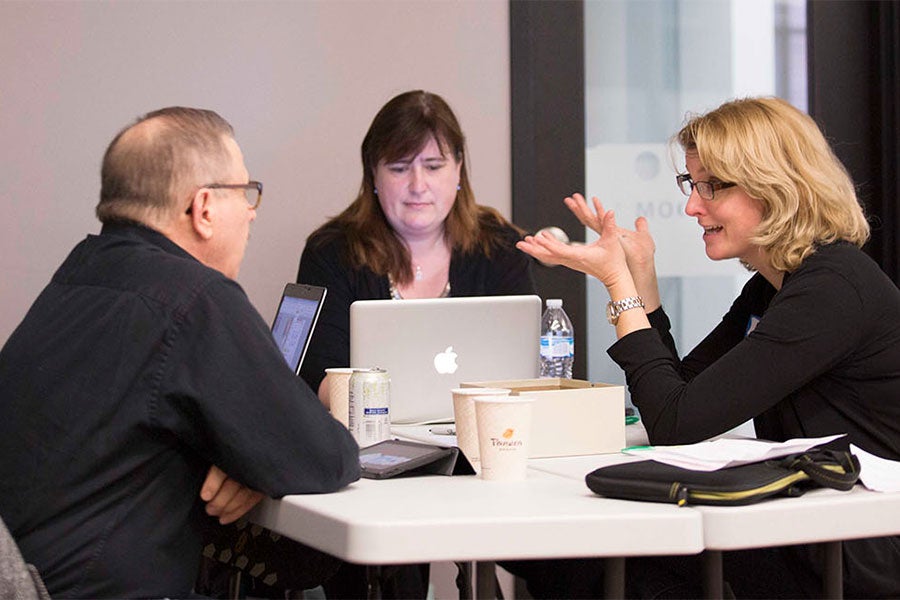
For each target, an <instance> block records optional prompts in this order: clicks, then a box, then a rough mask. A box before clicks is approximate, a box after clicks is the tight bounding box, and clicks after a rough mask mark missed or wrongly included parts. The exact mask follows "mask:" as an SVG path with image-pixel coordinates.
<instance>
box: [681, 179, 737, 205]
mask: <svg viewBox="0 0 900 600" xmlns="http://www.w3.org/2000/svg"><path fill="white" fill-rule="evenodd" d="M675 183H677V184H678V189H680V190H681V193H682V194H684V195H685V196H690V195H691V192H692V191H693V190H695V189H696V190H697V193H698V194H699V195H700V197H701V198H703V199H704V200H712V199H713V198H714V197H715V195H716V192H717V191H719V190H724V189H725V188H730V187H734V186H736V185H737V184H736V183H726V182H724V181H694V180H693V179H691V176H690V175H689V174H688V173H682V174H681V175H677V176H676V177H675Z"/></svg>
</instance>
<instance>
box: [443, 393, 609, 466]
mask: <svg viewBox="0 0 900 600" xmlns="http://www.w3.org/2000/svg"><path fill="white" fill-rule="evenodd" d="M461 387H499V388H507V389H509V390H512V394H513V395H517V396H527V397H530V398H534V399H535V402H534V408H533V410H534V413H533V421H532V425H531V440H530V442H529V452H528V455H529V456H530V457H531V458H546V457H551V456H577V455H580V454H604V453H610V452H619V451H620V450H621V449H622V448H624V447H625V389H624V388H623V387H622V386H621V385H611V384H606V383H593V384H592V383H590V382H588V381H581V380H578V379H555V378H550V379H515V380H510V381H476V382H470V383H462V384H461Z"/></svg>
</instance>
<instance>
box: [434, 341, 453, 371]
mask: <svg viewBox="0 0 900 600" xmlns="http://www.w3.org/2000/svg"><path fill="white" fill-rule="evenodd" d="M456 356H457V354H456V352H454V351H453V346H447V349H446V350H444V351H443V352H438V353H437V354H435V355H434V369H435V370H436V371H437V372H438V373H440V374H441V375H452V374H453V373H456V369H458V368H459V365H457V364H456Z"/></svg>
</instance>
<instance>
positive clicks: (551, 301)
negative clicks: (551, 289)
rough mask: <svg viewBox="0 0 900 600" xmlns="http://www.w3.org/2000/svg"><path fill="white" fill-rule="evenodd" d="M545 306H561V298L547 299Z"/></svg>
mask: <svg viewBox="0 0 900 600" xmlns="http://www.w3.org/2000/svg"><path fill="white" fill-rule="evenodd" d="M547 308H562V300H561V299H560V298H549V299H547Z"/></svg>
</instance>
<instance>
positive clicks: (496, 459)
mask: <svg viewBox="0 0 900 600" xmlns="http://www.w3.org/2000/svg"><path fill="white" fill-rule="evenodd" d="M474 400H475V422H476V423H477V427H478V454H479V457H480V459H481V478H482V479H487V480H491V481H521V480H523V479H525V472H526V469H527V466H528V439H529V437H531V405H532V403H533V402H534V400H533V399H532V398H522V397H521V396H475V398H474Z"/></svg>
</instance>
